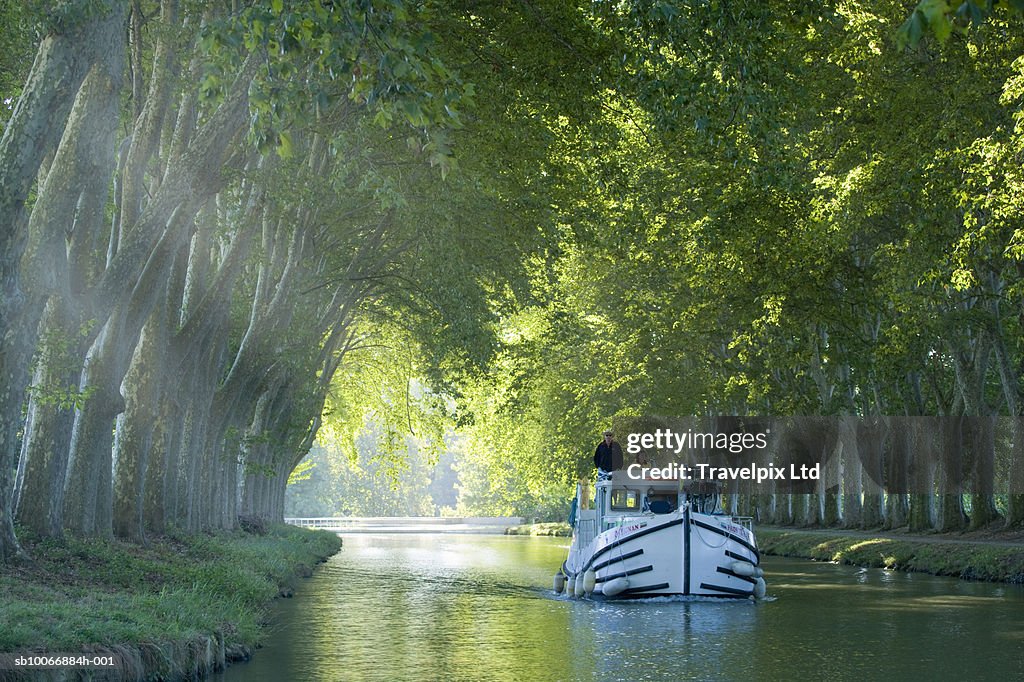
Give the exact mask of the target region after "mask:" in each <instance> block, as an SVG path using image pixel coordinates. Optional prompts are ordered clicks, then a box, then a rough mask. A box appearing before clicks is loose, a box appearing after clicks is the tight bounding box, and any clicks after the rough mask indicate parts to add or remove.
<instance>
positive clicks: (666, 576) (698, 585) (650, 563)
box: [562, 510, 763, 599]
mask: <svg viewBox="0 0 1024 682" xmlns="http://www.w3.org/2000/svg"><path fill="white" fill-rule="evenodd" d="M578 539H579V537H578V536H574V541H573V546H572V548H571V549H570V552H569V557H568V558H567V559H566V561H565V563H564V564H563V566H562V572H563V573H564V574H565V575H566V576H567V577H569V578H577V579H578V580H584V579H585V577H586V576H587V572H588V571H592V572H593V574H594V575H593V585H594V588H593V591H591V592H590V593H589V594H588V596H589V597H590V598H592V599H645V598H650V597H663V596H701V597H723V598H742V599H746V598H750V597H752V596H755V592H756V591H757V587H758V580H759V578H760V574H761V571H760V568H759V564H760V555H759V553H758V551H757V546H756V543H755V540H754V536H753V533H752V532H750V530H749V529H747V528H746V527H744V526H742V525H739V524H738V523H735V522H734V521H733V520H732V518H731V517H729V516H725V515H720V514H700V513H695V512H691V511H689V510H682V511H677V512H674V513H671V514H658V515H654V514H644V515H639V516H636V517H624V518H622V519H620V520H619V521H618V524H617V525H616V526H615V527H612V528H609V529H607V530H605V531H604V532H602V533H600V534H599V535H597V536H596V537H595V538H594V539H593V540H592V541H590V542H589V543H586V545H585V546H579V545H580V544H581V543H578V542H577V540H578ZM761 584H762V585H763V581H762V583H761ZM606 588H610V589H607V592H608V593H607V594H606Z"/></svg>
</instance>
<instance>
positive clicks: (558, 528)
mask: <svg viewBox="0 0 1024 682" xmlns="http://www.w3.org/2000/svg"><path fill="white" fill-rule="evenodd" d="M505 535H548V536H558V537H569V536H570V535H572V528H570V527H569V524H568V523H562V522H558V523H527V524H526V525H523V526H509V527H508V528H506V529H505Z"/></svg>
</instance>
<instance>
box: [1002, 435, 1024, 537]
mask: <svg viewBox="0 0 1024 682" xmlns="http://www.w3.org/2000/svg"><path fill="white" fill-rule="evenodd" d="M1008 421H1009V424H1008V425H1007V426H1008V428H1009V432H1010V433H1009V438H1010V443H1011V445H1010V451H1009V457H1010V462H1009V466H1008V469H1009V479H1010V481H1009V495H1008V496H1007V504H1006V526H1007V528H1016V527H1018V526H1021V525H1024V417H1012V418H1011V419H1009V420H1008Z"/></svg>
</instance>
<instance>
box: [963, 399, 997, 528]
mask: <svg viewBox="0 0 1024 682" xmlns="http://www.w3.org/2000/svg"><path fill="white" fill-rule="evenodd" d="M970 425H971V435H972V438H971V450H972V453H973V460H974V471H973V476H972V481H973V486H972V490H971V529H972V530H974V529H979V528H985V527H987V526H988V525H989V524H992V523H994V522H996V521H999V520H1001V517H1000V515H999V512H998V511H996V505H995V437H996V429H995V418H994V417H972V418H971V419H970Z"/></svg>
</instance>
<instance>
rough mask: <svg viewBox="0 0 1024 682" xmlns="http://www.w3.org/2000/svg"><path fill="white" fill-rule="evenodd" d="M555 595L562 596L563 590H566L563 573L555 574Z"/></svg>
mask: <svg viewBox="0 0 1024 682" xmlns="http://www.w3.org/2000/svg"><path fill="white" fill-rule="evenodd" d="M554 589H555V594H562V590H564V589H565V576H564V575H562V573H561V572H559V573H555V584H554Z"/></svg>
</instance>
